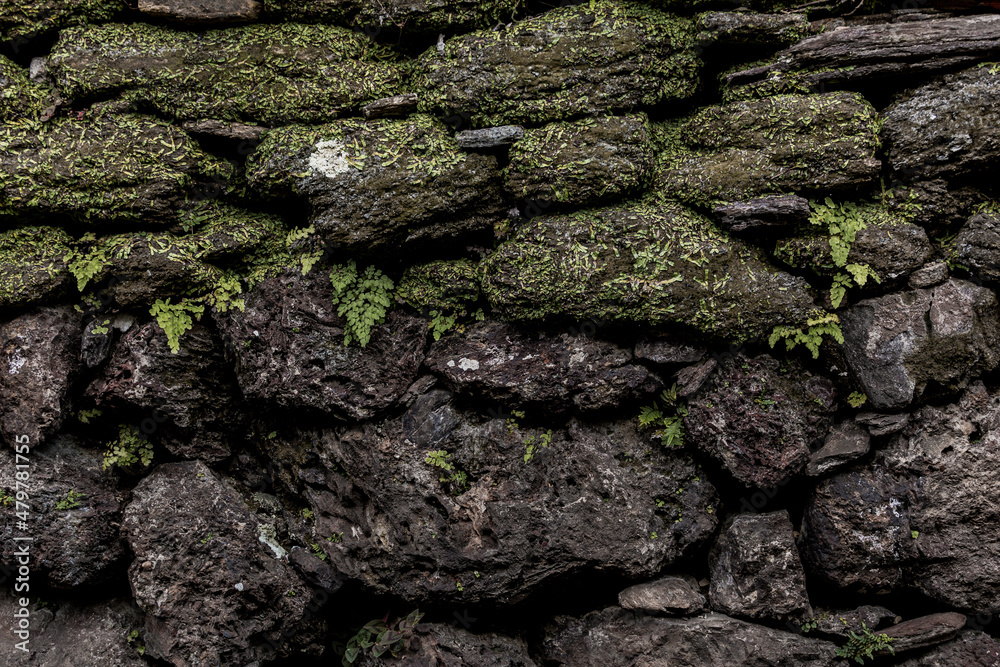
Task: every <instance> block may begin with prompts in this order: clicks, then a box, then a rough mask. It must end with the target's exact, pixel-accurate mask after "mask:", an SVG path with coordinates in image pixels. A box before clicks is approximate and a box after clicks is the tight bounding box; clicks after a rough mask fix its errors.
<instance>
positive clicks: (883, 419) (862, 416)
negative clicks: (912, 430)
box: [854, 412, 910, 438]
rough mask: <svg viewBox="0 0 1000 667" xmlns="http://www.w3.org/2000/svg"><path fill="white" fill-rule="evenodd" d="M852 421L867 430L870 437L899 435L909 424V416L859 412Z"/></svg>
mask: <svg viewBox="0 0 1000 667" xmlns="http://www.w3.org/2000/svg"><path fill="white" fill-rule="evenodd" d="M854 420H855V421H856V422H857V423H859V424H861V425H862V426H864V427H865V428H867V429H868V432H869V433H871V434H872V437H874V438H878V437H881V436H883V435H892V434H893V433H899V432H900V431H902V430H903V429H904V428H906V426H907V425H908V424H909V423H910V415H908V414H900V415H884V414H879V413H877V412H861V413H858V415H857V416H856V417H855V418H854Z"/></svg>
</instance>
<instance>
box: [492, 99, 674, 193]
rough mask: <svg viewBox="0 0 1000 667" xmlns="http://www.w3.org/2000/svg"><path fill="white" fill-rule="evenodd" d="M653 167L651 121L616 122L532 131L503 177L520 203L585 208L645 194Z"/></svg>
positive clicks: (607, 120)
mask: <svg viewBox="0 0 1000 667" xmlns="http://www.w3.org/2000/svg"><path fill="white" fill-rule="evenodd" d="M654 164H655V153H654V150H653V144H652V141H651V136H650V131H649V126H648V122H647V119H646V116H645V115H644V114H643V115H634V116H617V117H615V116H611V117H606V118H588V119H586V120H581V121H574V122H558V123H552V124H550V125H546V126H545V127H542V128H539V129H537V130H528V131H527V132H525V134H524V137H523V138H522V139H521V140H520V141H518V142H517V143H515V144H514V146H513V147H512V148H511V150H510V165H509V166H508V167H507V169H506V170H505V172H504V176H505V181H506V185H507V190H508V191H510V192H511V193H513V194H514V196H516V197H518V198H521V199H537V200H544V201H558V202H561V203H566V204H574V205H585V204H594V203H597V202H599V201H601V200H605V199H613V198H618V197H622V196H627V195H632V194H636V193H638V192H640V191H641V190H642V189H644V188H645V186H646V185H647V184H648V182H649V180H650V177H651V175H652V173H653V167H654Z"/></svg>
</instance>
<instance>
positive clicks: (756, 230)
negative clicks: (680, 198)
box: [712, 195, 812, 235]
mask: <svg viewBox="0 0 1000 667" xmlns="http://www.w3.org/2000/svg"><path fill="white" fill-rule="evenodd" d="M712 213H714V214H715V219H716V222H717V223H718V225H719V227H721V228H722V229H725V230H727V231H730V232H733V233H740V232H752V233H753V234H754V235H756V234H760V233H765V232H768V231H783V230H787V229H789V228H793V227H796V226H798V225H803V224H805V223H807V222H808V221H809V215H810V214H811V213H812V210H811V209H810V208H809V200H808V199H806V198H805V197H799V196H798V195H768V196H766V197H759V198H757V199H751V200H749V201H745V202H733V203H729V204H721V205H719V206H716V207H715V209H713V211H712Z"/></svg>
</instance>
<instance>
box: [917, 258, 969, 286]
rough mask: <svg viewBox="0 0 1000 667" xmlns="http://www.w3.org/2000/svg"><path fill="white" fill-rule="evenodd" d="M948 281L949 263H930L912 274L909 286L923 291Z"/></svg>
mask: <svg viewBox="0 0 1000 667" xmlns="http://www.w3.org/2000/svg"><path fill="white" fill-rule="evenodd" d="M959 252H961V251H959ZM946 280H948V263H947V262H942V261H937V262H930V263H928V264H926V265H924V266H923V267H921V268H919V269H917V270H916V271H914V272H913V273H911V274H910V280H909V282H908V284H909V286H910V287H911V288H912V289H923V288H925V287H934V286H935V285H940V284H941V283H943V282H944V281H946Z"/></svg>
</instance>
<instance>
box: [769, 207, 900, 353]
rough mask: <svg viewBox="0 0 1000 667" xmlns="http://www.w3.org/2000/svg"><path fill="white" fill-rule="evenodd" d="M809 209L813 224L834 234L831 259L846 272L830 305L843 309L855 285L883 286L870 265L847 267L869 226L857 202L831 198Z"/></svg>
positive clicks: (839, 276)
mask: <svg viewBox="0 0 1000 667" xmlns="http://www.w3.org/2000/svg"><path fill="white" fill-rule="evenodd" d="M809 205H810V206H811V207H812V209H813V211H812V214H811V215H810V216H809V222H810V224H813V225H819V226H824V227H826V229H827V232H828V233H829V234H830V256H831V257H832V258H833V263H834V264H835V265H836V266H838V267H840V268H842V269H846V271H841V272H839V273H838V274H837V275H835V276H834V277H833V286H832V287H831V288H830V303H832V304H833V307H834V308H839V307H840V304H841V303H843V302H844V296H846V294H847V290H848V289H850V288H851V287H854V286H855V285H856V286H858V287H864V286H865V284H866V283H867V282H868V279H869V278H871V279H873V280H874V281H875V282H877V283H881V282H882V280H881V278H879V277H878V275H877V274H876V273H875V271H873V270H872V269H871V267H869V266H868V265H867V264H848V263H847V257H848V255H850V253H851V244H853V243H854V241H855V239H856V238H857V235H858V232H860V231H861V230H862V229H864V228H865V227H867V226H868V225H867V223H866V222H865V220H864V217H863V216H862V215H861V209H860V207H858V205H857V204H855V203H853V202H844V203H843V204H837V203H835V202H834V201H833V200H832V199H830V198H829V197H827V198H826V199H825V200H824V201H823V203H819V202H816V201H811V202H809ZM772 347H773V346H772Z"/></svg>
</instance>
